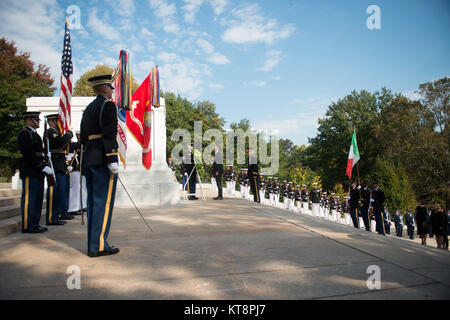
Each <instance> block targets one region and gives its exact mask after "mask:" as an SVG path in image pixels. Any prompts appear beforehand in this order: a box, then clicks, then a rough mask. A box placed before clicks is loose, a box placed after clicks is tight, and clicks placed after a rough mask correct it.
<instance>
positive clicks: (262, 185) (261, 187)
mask: <svg viewBox="0 0 450 320" xmlns="http://www.w3.org/2000/svg"><path fill="white" fill-rule="evenodd" d="M258 192H259V199H260V203H262V204H264V199H265V197H266V181H265V180H264V176H263V175H262V174H260V175H259V183H258Z"/></svg>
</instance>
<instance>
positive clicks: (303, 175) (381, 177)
mask: <svg viewBox="0 0 450 320" xmlns="http://www.w3.org/2000/svg"><path fill="white" fill-rule="evenodd" d="M112 70H113V69H112V68H110V67H108V66H105V65H98V66H96V67H95V68H93V69H92V70H89V71H88V72H86V73H85V74H83V75H82V76H81V77H80V79H78V81H77V82H76V84H75V87H74V94H73V95H74V96H92V95H93V93H92V92H91V89H90V86H89V85H88V83H87V79H88V78H89V77H91V76H94V75H98V74H104V73H112ZM132 82H133V85H132V92H134V91H135V90H136V89H137V88H138V86H139V85H138V84H137V82H136V80H134V79H133V80H132ZM53 84H54V80H53V79H52V78H51V76H50V73H49V71H48V68H47V67H45V66H43V65H39V66H38V67H37V68H36V67H34V63H33V62H32V61H31V59H30V55H29V54H28V53H22V52H18V50H17V49H16V48H15V45H14V42H8V41H7V40H6V39H4V38H3V39H0V119H1V120H2V126H1V127H0V137H1V141H2V144H1V146H0V175H1V176H2V177H7V178H10V177H11V176H12V175H14V173H15V170H16V169H17V168H18V159H19V158H20V153H19V152H18V149H17V144H16V134H17V132H18V131H19V130H20V129H21V128H22V127H23V125H24V122H23V120H22V117H21V114H22V112H23V111H25V110H26V105H25V100H26V98H28V97H32V96H53V93H54V91H55V90H56V88H55V87H54V86H53ZM417 93H418V94H419V97H420V98H419V99H418V100H412V99H409V98H407V97H405V96H404V95H402V94H399V93H393V92H392V91H391V90H389V89H387V88H381V90H379V91H376V92H368V91H366V90H361V91H352V92H351V93H349V94H348V95H346V96H345V97H343V98H340V99H339V100H337V101H335V102H332V103H331V104H330V105H329V106H328V108H327V111H326V114H325V116H324V117H323V118H321V119H319V121H318V129H317V134H316V136H315V137H311V138H309V145H300V146H299V145H296V144H295V143H293V142H292V141H291V140H290V139H283V138H280V139H279V140H278V143H279V170H278V172H277V174H276V175H277V177H278V178H279V180H280V181H282V180H287V181H288V182H289V181H292V182H293V183H294V185H296V184H299V185H302V184H306V185H307V186H308V187H310V186H312V183H313V182H318V184H319V187H321V188H323V189H324V190H327V191H329V192H335V193H336V194H338V195H340V196H344V195H346V193H347V191H348V186H349V180H348V177H347V176H346V175H345V168H346V164H347V157H348V148H349V145H350V140H351V135H352V132H353V129H355V130H356V134H357V142H358V149H359V152H360V156H361V159H360V161H359V162H358V165H359V172H360V176H361V182H362V183H366V184H367V185H369V187H371V183H372V181H373V180H378V181H379V182H380V187H381V188H382V189H383V190H384V191H385V193H386V196H387V200H386V203H387V205H388V208H389V209H390V210H391V212H393V210H394V209H396V208H401V209H402V210H405V209H408V208H409V209H412V208H414V207H415V204H416V200H419V199H423V200H425V201H426V202H429V203H431V202H436V203H441V204H442V205H446V206H447V208H448V207H449V198H448V192H449V188H450V186H449V179H448V177H449V167H450V166H449V164H450V163H449V159H450V157H449V142H450V141H449V126H448V124H449V123H448V122H449V93H450V81H449V78H447V77H444V78H442V79H439V80H435V81H431V82H426V83H423V84H419V85H418V89H417ZM161 96H162V97H164V98H165V102H166V120H167V123H166V127H167V157H170V152H171V150H172V149H173V147H174V146H175V145H176V144H178V143H179V142H178V141H172V140H171V136H172V133H173V132H174V131H175V130H176V129H178V128H184V129H187V130H188V131H189V132H191V133H192V136H191V138H193V132H194V121H201V122H202V131H203V132H202V133H204V132H205V131H206V130H208V129H217V130H219V131H220V132H222V133H223V134H224V136H225V137H226V135H227V134H230V132H229V131H227V130H226V128H225V124H226V121H225V119H224V118H222V117H221V116H220V115H219V114H218V113H217V110H216V106H215V104H214V103H213V102H211V101H196V102H191V101H189V100H188V99H186V98H184V97H181V96H180V95H176V94H174V93H171V92H162V93H161ZM229 128H230V129H231V130H232V131H234V130H237V129H242V130H243V131H247V132H250V131H252V127H251V121H250V120H249V119H241V120H240V121H239V122H237V123H231V124H230V125H229ZM252 132H253V133H252V134H254V135H256V136H257V138H258V139H262V135H261V134H260V133H258V132H256V131H252ZM192 141H193V140H192ZM223 142H224V141H223ZM209 143H211V142H208V141H204V142H203V144H204V145H203V147H206V146H207V145H208V144H209ZM247 145H248V141H247ZM225 148H226V145H225ZM268 148H269V149H270V143H269V146H268ZM224 151H225V152H226V150H224ZM234 154H235V158H236V154H237V153H236V152H235V153H234ZM235 163H236V162H235ZM239 168H240V167H239V166H235V169H237V170H239ZM206 169H207V168H206ZM353 177H356V172H354V173H353ZM353 177H352V178H353ZM202 179H205V181H208V180H209V176H208V170H205V172H204V176H203V177H202Z"/></svg>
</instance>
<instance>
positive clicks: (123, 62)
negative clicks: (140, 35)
mask: <svg viewBox="0 0 450 320" xmlns="http://www.w3.org/2000/svg"><path fill="white" fill-rule="evenodd" d="M112 81H114V98H113V101H114V102H115V103H116V105H117V115H118V122H117V143H118V145H119V157H120V160H121V161H122V163H123V165H124V167H125V163H126V153H127V135H126V133H127V128H126V127H127V114H126V111H127V110H130V107H131V72H130V59H129V54H128V52H127V51H126V50H121V51H120V55H119V63H118V64H117V67H116V69H115V70H114V73H113V75H112Z"/></svg>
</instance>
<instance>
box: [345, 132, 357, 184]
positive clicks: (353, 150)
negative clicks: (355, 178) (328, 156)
mask: <svg viewBox="0 0 450 320" xmlns="http://www.w3.org/2000/svg"><path fill="white" fill-rule="evenodd" d="M358 160H359V151H358V145H357V144H356V131H355V130H353V136H352V142H351V143H350V150H349V152H348V160H347V171H346V172H345V173H346V174H347V176H348V178H349V179H351V178H352V170H353V166H354V165H355V164H356V163H357V162H358Z"/></svg>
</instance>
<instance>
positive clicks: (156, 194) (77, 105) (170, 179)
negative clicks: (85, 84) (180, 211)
mask: <svg viewBox="0 0 450 320" xmlns="http://www.w3.org/2000/svg"><path fill="white" fill-rule="evenodd" d="M92 100H94V97H72V127H73V131H78V130H80V122H81V117H82V115H83V111H84V108H85V107H86V106H87V105H88V104H89V103H90V102H91V101H92ZM26 104H27V111H40V112H41V115H40V116H41V127H40V128H39V129H38V132H39V134H40V135H41V136H42V134H43V131H44V117H45V116H46V115H48V114H52V113H57V112H58V108H59V97H32V98H28V99H27V102H26ZM151 128H152V129H151V141H150V145H151V149H152V166H151V168H150V170H147V169H145V167H144V166H143V165H142V160H141V159H142V147H141V146H140V145H139V144H138V143H137V142H136V140H135V139H134V137H133V136H132V134H131V133H130V132H128V130H127V144H128V146H127V155H126V167H125V168H124V167H123V164H122V163H120V169H119V178H120V180H121V181H122V183H123V184H124V185H125V188H126V189H127V191H128V193H129V195H130V196H131V198H132V199H133V201H134V203H135V204H136V205H137V206H138V207H142V206H153V205H157V206H158V205H166V204H177V203H179V201H180V184H179V183H178V182H177V181H176V180H175V178H174V175H173V173H172V170H171V169H170V168H169V167H168V165H167V161H166V107H165V101H164V99H163V98H161V107H159V108H152V111H151ZM12 187H13V188H17V189H20V188H21V182H20V179H19V178H18V173H17V174H16V176H14V178H13V186H12ZM114 205H115V206H117V207H134V205H133V202H132V201H131V200H130V197H129V196H128V194H127V192H125V190H124V188H123V186H122V184H121V183H120V181H118V182H117V192H116V199H115V204H114Z"/></svg>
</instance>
